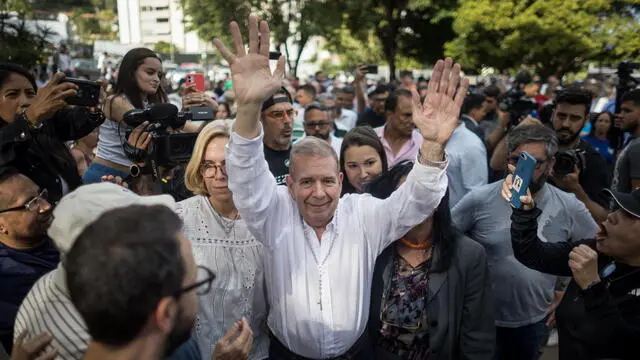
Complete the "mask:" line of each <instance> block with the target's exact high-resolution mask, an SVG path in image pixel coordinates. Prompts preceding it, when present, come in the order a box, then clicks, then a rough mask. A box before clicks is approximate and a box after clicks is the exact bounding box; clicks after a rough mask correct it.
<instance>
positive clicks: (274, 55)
mask: <svg viewBox="0 0 640 360" xmlns="http://www.w3.org/2000/svg"><path fill="white" fill-rule="evenodd" d="M280 56H282V53H280V52H279V51H269V60H278V59H280Z"/></svg>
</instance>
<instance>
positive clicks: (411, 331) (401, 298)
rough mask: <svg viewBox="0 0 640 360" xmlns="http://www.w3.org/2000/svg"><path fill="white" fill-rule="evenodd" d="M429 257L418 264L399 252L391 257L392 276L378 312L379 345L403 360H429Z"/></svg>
mask: <svg viewBox="0 0 640 360" xmlns="http://www.w3.org/2000/svg"><path fill="white" fill-rule="evenodd" d="M430 268H431V260H427V261H425V262H423V263H422V264H420V265H418V266H417V267H415V268H414V267H412V266H411V265H409V264H408V263H407V262H406V261H405V260H404V259H403V258H402V257H401V256H400V255H398V254H396V256H395V258H394V260H393V269H394V271H393V275H392V277H391V282H390V284H389V285H388V287H387V289H386V290H385V295H384V299H383V300H382V304H383V305H382V307H381V312H380V335H381V336H380V337H379V340H378V344H377V345H378V346H379V347H382V348H384V349H385V350H387V351H389V352H390V353H393V354H396V355H398V356H399V357H400V358H402V359H407V360H413V359H422V360H424V359H428V356H429V328H428V324H427V323H428V322H427V311H426V304H425V301H426V299H427V295H428V289H429V286H428V284H429V269H430Z"/></svg>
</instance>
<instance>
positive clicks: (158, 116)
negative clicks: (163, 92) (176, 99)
mask: <svg viewBox="0 0 640 360" xmlns="http://www.w3.org/2000/svg"><path fill="white" fill-rule="evenodd" d="M177 115H178V108H177V107H176V106H175V105H173V104H154V105H151V106H149V107H147V108H144V109H132V110H129V111H127V112H126V113H124V115H123V116H122V121H124V122H125V123H126V124H127V125H129V126H131V127H137V126H139V125H140V124H142V123H143V122H145V121H148V122H149V123H158V124H161V125H162V126H163V127H174V125H176V124H177V118H178V116H177Z"/></svg>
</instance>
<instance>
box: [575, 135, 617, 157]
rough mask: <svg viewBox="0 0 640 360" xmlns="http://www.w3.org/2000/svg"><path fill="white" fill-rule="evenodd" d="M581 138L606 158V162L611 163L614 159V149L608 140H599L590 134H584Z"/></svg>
mask: <svg viewBox="0 0 640 360" xmlns="http://www.w3.org/2000/svg"><path fill="white" fill-rule="evenodd" d="M582 139H583V140H584V141H586V142H588V143H589V144H591V146H593V147H594V148H595V149H596V150H598V152H599V153H600V155H602V157H603V158H604V159H605V160H607V164H613V161H614V160H615V156H614V154H615V150H614V149H613V148H612V147H611V142H610V141H609V140H600V139H598V138H596V137H593V136H590V135H587V136H584V137H582Z"/></svg>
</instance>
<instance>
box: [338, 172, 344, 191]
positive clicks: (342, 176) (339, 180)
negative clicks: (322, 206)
mask: <svg viewBox="0 0 640 360" xmlns="http://www.w3.org/2000/svg"><path fill="white" fill-rule="evenodd" d="M343 182H344V174H343V173H342V171H339V172H338V185H339V186H340V192H342V183H343Z"/></svg>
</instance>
